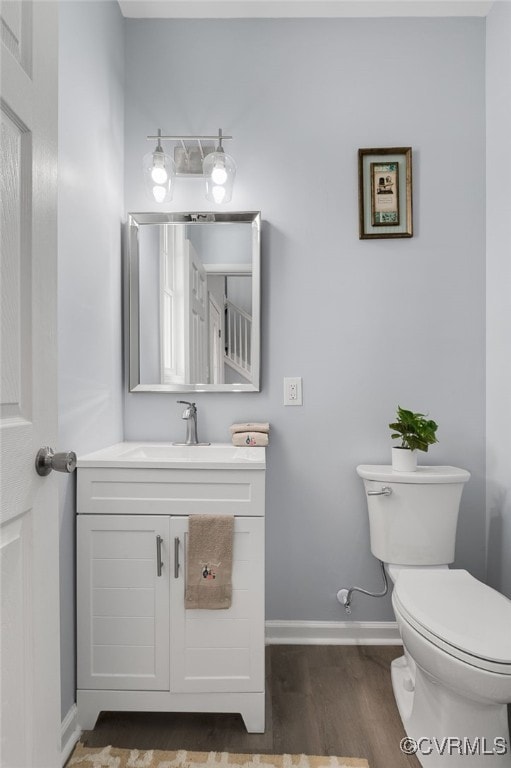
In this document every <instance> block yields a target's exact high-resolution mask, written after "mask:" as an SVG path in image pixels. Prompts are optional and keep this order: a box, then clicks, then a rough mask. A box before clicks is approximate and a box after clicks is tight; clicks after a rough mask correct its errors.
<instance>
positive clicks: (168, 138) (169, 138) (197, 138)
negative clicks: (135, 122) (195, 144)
mask: <svg viewBox="0 0 511 768" xmlns="http://www.w3.org/2000/svg"><path fill="white" fill-rule="evenodd" d="M146 138H147V141H155V140H156V139H160V140H161V141H201V140H202V141H215V140H216V141H218V139H219V138H221V139H222V141H223V140H224V139H232V138H233V137H232V136H225V135H224V134H223V133H222V134H220V135H219V134H218V133H215V134H214V135H213V136H147V137H146Z"/></svg>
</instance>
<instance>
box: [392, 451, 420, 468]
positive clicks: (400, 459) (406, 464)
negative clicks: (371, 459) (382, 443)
mask: <svg viewBox="0 0 511 768" xmlns="http://www.w3.org/2000/svg"><path fill="white" fill-rule="evenodd" d="M392 469H393V470H394V471H395V472H416V471H417V451H411V450H410V449H409V448H392Z"/></svg>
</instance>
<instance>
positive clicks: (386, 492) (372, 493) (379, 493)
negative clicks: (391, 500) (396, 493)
mask: <svg viewBox="0 0 511 768" xmlns="http://www.w3.org/2000/svg"><path fill="white" fill-rule="evenodd" d="M391 493H392V488H389V486H388V485H383V486H382V488H381V491H367V495H368V496H390V494H391Z"/></svg>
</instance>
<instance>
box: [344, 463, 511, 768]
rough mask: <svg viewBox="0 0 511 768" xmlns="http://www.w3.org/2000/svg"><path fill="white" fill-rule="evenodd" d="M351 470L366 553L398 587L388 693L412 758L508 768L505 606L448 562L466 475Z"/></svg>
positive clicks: (433, 764) (510, 627)
mask: <svg viewBox="0 0 511 768" xmlns="http://www.w3.org/2000/svg"><path fill="white" fill-rule="evenodd" d="M357 472H358V474H359V475H360V477H362V478H363V480H364V486H365V490H366V494H367V502H368V510H369V524H370V536H371V551H372V553H373V555H374V556H375V557H377V558H378V559H379V560H382V561H383V562H384V563H385V565H386V569H387V572H388V574H389V576H390V578H391V579H392V581H393V582H394V592H393V595H392V605H393V607H394V612H395V615H396V620H397V624H398V627H399V631H400V634H401V638H402V640H403V645H404V656H402V657H401V658H399V659H396V660H395V661H393V662H392V686H393V689H394V695H395V698H396V702H397V705H398V709H399V713H400V715H401V719H402V721H403V725H404V727H405V731H406V733H407V735H408V736H409V737H411V738H412V739H415V740H416V742H418V749H417V752H416V754H417V758H418V759H419V761H420V762H421V764H422V765H424V766H427V767H428V768H437V766H438V767H439V768H441V766H449V768H451V767H452V768H454V766H456V767H459V768H463V766H464V767H465V768H469V766H470V767H472V768H474V767H475V766H478V767H479V768H482V767H483V766H488V768H489V766H498V768H502V767H503V766H507V768H510V766H511V744H510V740H509V727H508V720H507V706H506V705H507V703H508V702H511V601H510V600H508V599H507V598H506V597H504V596H503V595H501V594H499V593H498V592H496V591H495V590H493V589H491V588H490V587H488V586H486V585H485V584H482V583H481V582H480V581H478V580H477V579H475V578H474V577H473V576H471V575H470V574H469V573H468V572H467V571H464V570H454V569H453V570H449V568H448V565H447V564H448V563H451V562H452V561H453V560H454V546H455V539H456V526H457V520H458V510H459V503H460V499H461V493H462V490H463V484H464V483H466V482H467V480H468V479H469V478H470V474H469V473H468V472H467V471H465V470H463V469H457V468H456V467H419V468H418V469H417V472H394V471H393V470H392V468H391V467H390V466H376V465H361V466H359V467H357ZM407 746H408V745H407Z"/></svg>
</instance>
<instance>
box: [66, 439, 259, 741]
mask: <svg viewBox="0 0 511 768" xmlns="http://www.w3.org/2000/svg"><path fill="white" fill-rule="evenodd" d="M130 445H131V444H128V443H123V444H119V445H118V446H113V447H112V448H111V449H109V450H110V456H111V455H112V452H113V454H114V455H115V451H117V453H119V452H120V451H121V446H122V447H124V448H125V447H126V446H130ZM145 447H146V449H147V444H145ZM225 448H226V451H227V449H229V451H230V453H229V455H230V456H231V455H232V456H233V457H234V456H236V455H237V457H238V461H237V462H234V463H233V464H231V463H230V462H228V461H225V460H222V461H220V459H217V460H216V461H215V460H214V458H213V457H214V455H216V454H214V449H215V446H211V449H212V450H211V454H205V458H204V459H202V455H201V454H200V453H196V454H192V458H191V459H189V460H185V459H183V460H180V459H178V458H176V457H175V454H176V453H177V454H178V456H179V455H180V454H179V453H178V451H177V449H176V450H175V451H174V458H173V459H172V458H171V459H165V461H163V460H162V459H161V456H160V457H159V462H158V461H156V460H155V459H154V455H155V454H153V453H151V451H147V453H148V455H150V457H151V458H148V459H145V460H142V459H138V460H137V459H132V461H131V465H130V466H126V464H127V462H128V457H125V458H124V459H123V460H122V461H123V463H122V464H121V463H120V461H121V460H120V459H112V458H110V460H108V458H105V452H104V451H103V452H101V451H100V452H98V453H97V454H90V455H89V456H88V457H81V458H80V459H79V462H78V521H77V564H78V565H77V568H78V570H77V590H78V598H77V603H78V607H77V611H78V619H77V630H78V632H77V634H78V639H77V654H78V667H77V677H78V691H77V706H78V722H79V725H80V726H81V728H83V729H90V728H92V727H93V726H94V723H95V721H96V718H97V716H98V714H99V712H100V711H101V710H117V711H119V710H132V711H136V710H145V711H162V710H165V711H188V712H240V713H241V714H242V717H243V719H244V721H245V725H246V727H247V730H248V731H250V732H263V731H264V474H265V469H264V466H265V464H264V449H261V450H262V453H259V461H258V460H256V455H255V454H253V453H251V452H252V451H254V449H253V448H251V449H243V448H242V449H235V448H234V447H232V446H225ZM114 449H115V450H114ZM127 450H128V449H126V451H127ZM190 450H193V449H190ZM195 450H196V451H197V448H196V449H195ZM205 450H206V449H203V451H202V453H204V451H205ZM240 450H241V453H238V454H236V451H240ZM247 451H248V452H249V453H247ZM132 453H133V451H131V453H130V454H129V455H130V456H131V455H132ZM169 453H170V454H171V456H172V447H171V446H169ZM134 455H135V457H136V456H137V455H138V454H136V452H135V454H134ZM244 455H245V456H246V461H245V462H243V461H242V460H241V457H243V456H244ZM251 457H252V458H251ZM223 459H225V457H223ZM115 462H117V463H115ZM155 464H156V466H155ZM198 513H200V514H233V515H234V516H235V522H234V550H233V573H232V583H233V595H232V605H231V607H230V608H229V609H226V610H204V609H200V610H187V609H185V606H184V592H185V574H186V556H187V537H188V519H189V516H190V515H192V514H198Z"/></svg>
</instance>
